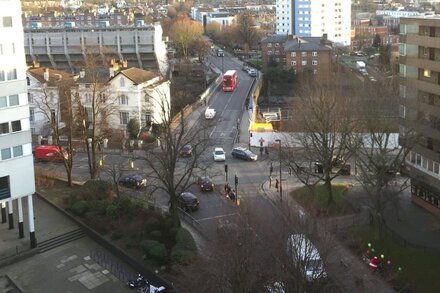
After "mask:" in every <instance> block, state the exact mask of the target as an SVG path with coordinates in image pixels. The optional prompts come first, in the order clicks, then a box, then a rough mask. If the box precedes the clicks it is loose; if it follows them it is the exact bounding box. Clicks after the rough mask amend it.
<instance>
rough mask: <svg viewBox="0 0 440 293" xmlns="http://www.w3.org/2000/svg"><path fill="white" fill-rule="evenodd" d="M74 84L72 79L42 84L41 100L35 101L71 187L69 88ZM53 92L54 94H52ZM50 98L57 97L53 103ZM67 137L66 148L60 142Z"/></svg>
mask: <svg viewBox="0 0 440 293" xmlns="http://www.w3.org/2000/svg"><path fill="white" fill-rule="evenodd" d="M73 84H74V81H73V79H71V78H68V79H61V80H59V81H56V82H55V85H54V86H51V85H48V84H47V83H44V84H43V90H42V97H41V99H39V98H37V99H35V103H36V104H37V106H38V108H39V109H40V112H41V113H42V114H43V115H44V117H45V118H46V121H47V125H49V127H50V130H51V135H52V137H53V140H54V145H55V146H57V148H58V153H59V156H60V158H62V159H63V165H64V169H65V171H66V175H67V184H68V186H72V168H73V155H74V153H73V145H72V137H73V128H74V125H73V124H74V115H73V104H74V101H73V99H72V92H71V88H72V86H73ZM54 91H55V92H56V93H54ZM52 96H58V100H57V101H55V100H54V99H53V98H52ZM63 135H65V136H66V137H67V148H65V147H64V144H63V142H62V141H61V136H63Z"/></svg>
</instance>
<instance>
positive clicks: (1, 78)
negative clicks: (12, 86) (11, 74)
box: [0, 70, 5, 81]
mask: <svg viewBox="0 0 440 293" xmlns="http://www.w3.org/2000/svg"><path fill="white" fill-rule="evenodd" d="M0 81H5V71H4V70H0Z"/></svg>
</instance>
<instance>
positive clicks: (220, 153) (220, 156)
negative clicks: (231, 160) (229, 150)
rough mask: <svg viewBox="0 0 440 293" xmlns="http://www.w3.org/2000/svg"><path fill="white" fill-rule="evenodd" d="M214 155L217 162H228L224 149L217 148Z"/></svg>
mask: <svg viewBox="0 0 440 293" xmlns="http://www.w3.org/2000/svg"><path fill="white" fill-rule="evenodd" d="M212 154H213V155H214V161H216V162H224V161H226V154H225V151H224V150H223V149H222V148H215V149H214V152H213V153H212Z"/></svg>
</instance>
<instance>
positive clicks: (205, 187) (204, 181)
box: [197, 176, 214, 191]
mask: <svg viewBox="0 0 440 293" xmlns="http://www.w3.org/2000/svg"><path fill="white" fill-rule="evenodd" d="M197 185H198V186H199V187H200V190H202V191H212V190H214V183H212V180H211V178H209V177H208V176H200V177H199V178H198V179H197Z"/></svg>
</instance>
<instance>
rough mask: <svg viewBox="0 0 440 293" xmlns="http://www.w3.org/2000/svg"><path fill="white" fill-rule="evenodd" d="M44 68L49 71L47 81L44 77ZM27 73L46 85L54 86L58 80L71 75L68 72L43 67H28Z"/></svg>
mask: <svg viewBox="0 0 440 293" xmlns="http://www.w3.org/2000/svg"><path fill="white" fill-rule="evenodd" d="M46 70H48V71H49V80H48V81H46V80H45V79H44V72H45V71H46ZM28 73H29V74H30V75H31V76H33V77H34V78H35V79H37V80H38V81H39V82H40V83H46V84H47V85H48V86H55V85H56V83H57V82H58V81H60V80H63V79H69V78H72V75H71V74H70V73H68V72H65V71H60V70H54V69H49V68H44V67H38V68H31V69H28Z"/></svg>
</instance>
